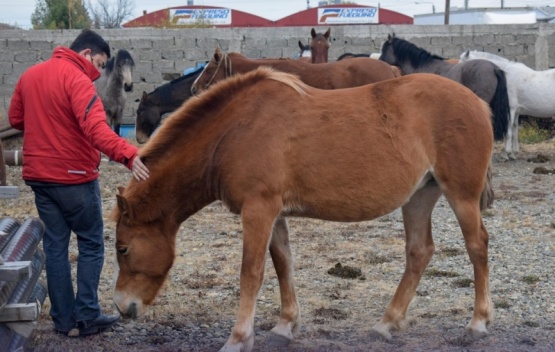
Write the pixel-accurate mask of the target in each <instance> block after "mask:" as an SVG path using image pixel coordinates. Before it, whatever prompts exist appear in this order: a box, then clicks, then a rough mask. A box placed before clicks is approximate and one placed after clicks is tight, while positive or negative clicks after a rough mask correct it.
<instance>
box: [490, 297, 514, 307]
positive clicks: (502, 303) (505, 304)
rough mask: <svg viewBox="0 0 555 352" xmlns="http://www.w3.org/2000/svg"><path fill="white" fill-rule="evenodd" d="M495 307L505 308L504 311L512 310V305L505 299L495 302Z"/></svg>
mask: <svg viewBox="0 0 555 352" xmlns="http://www.w3.org/2000/svg"><path fill="white" fill-rule="evenodd" d="M493 305H494V306H495V308H504V309H509V308H511V304H510V303H509V302H507V301H506V300H504V299H502V300H499V301H495V302H493Z"/></svg>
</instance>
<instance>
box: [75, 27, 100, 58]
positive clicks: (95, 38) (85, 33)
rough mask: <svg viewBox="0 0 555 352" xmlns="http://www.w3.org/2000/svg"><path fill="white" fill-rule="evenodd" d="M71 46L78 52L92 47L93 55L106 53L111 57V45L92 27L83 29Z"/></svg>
mask: <svg viewBox="0 0 555 352" xmlns="http://www.w3.org/2000/svg"><path fill="white" fill-rule="evenodd" d="M69 48H70V49H71V50H73V51H75V52H76V53H78V52H80V51H82V50H85V49H91V55H96V54H106V56H108V58H110V46H109V45H108V43H106V41H105V40H104V39H103V38H102V37H101V36H100V34H98V33H96V32H94V31H92V30H90V29H83V30H82V31H81V33H80V34H79V35H78V36H77V38H75V40H74V41H73V43H71V46H70V47H69Z"/></svg>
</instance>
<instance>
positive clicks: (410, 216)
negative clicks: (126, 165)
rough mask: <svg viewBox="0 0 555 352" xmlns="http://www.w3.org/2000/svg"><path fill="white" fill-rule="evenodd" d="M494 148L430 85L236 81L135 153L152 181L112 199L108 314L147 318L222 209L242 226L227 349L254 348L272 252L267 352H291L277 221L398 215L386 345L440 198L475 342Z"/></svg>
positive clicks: (382, 326) (291, 300) (292, 313)
mask: <svg viewBox="0 0 555 352" xmlns="http://www.w3.org/2000/svg"><path fill="white" fill-rule="evenodd" d="M311 66H316V65H311ZM492 148H493V137H492V128H491V122H490V111H489V108H488V106H487V104H486V103H485V102H483V101H482V100H481V99H479V98H478V97H477V96H476V95H475V94H473V93H472V92H471V91H470V90H469V89H467V88H466V87H464V86H462V85H460V84H458V83H456V82H454V81H452V80H449V79H446V78H443V77H441V76H438V75H429V74H420V75H409V76H404V77H400V78H397V79H391V80H387V81H384V82H380V83H375V84H371V85H366V86H363V87H357V88H350V89H340V90H335V91H330V90H320V89H316V88H312V87H309V86H307V85H306V84H304V83H302V82H301V81H300V80H298V79H297V78H296V77H295V76H293V75H290V74H286V73H282V72H276V71H274V70H272V69H270V68H260V69H258V70H256V71H253V72H250V73H248V74H245V75H236V76H234V77H233V78H230V79H228V80H226V81H222V82H221V83H220V84H218V85H216V86H214V87H213V88H212V89H210V90H208V91H206V92H205V93H203V94H201V95H200V96H199V97H195V98H191V99H189V100H188V101H187V102H186V103H185V104H183V106H182V107H181V108H179V109H178V110H177V111H176V112H174V114H173V115H172V116H170V117H169V118H168V119H167V120H166V122H165V123H164V124H163V125H162V126H161V127H160V129H159V131H158V132H157V133H156V134H155V135H154V136H153V137H152V138H151V139H150V140H149V142H148V143H147V144H146V146H145V147H144V148H143V149H142V150H141V151H140V156H141V159H142V160H143V161H144V163H145V164H146V165H147V166H148V168H149V169H150V178H149V179H148V180H146V181H140V182H138V181H135V180H134V179H132V180H131V181H130V182H129V184H128V185H127V188H125V189H123V188H120V194H119V195H117V208H115V209H114V212H113V213H112V219H113V220H115V221H117V228H116V250H117V261H118V264H119V274H118V278H117V282H116V288H115V293H114V301H115V304H116V306H117V308H118V309H119V311H120V312H121V314H122V315H123V316H124V317H137V316H139V315H141V314H142V313H144V311H145V309H146V307H147V305H149V304H151V303H152V302H153V300H154V299H155V297H156V295H157V293H158V291H159V290H160V288H161V287H162V285H163V283H164V281H165V280H166V278H167V275H168V272H169V270H170V268H171V267H172V265H173V262H174V258H175V252H176V249H175V240H176V235H177V232H178V230H179V227H180V225H181V223H183V222H184V221H185V220H187V218H189V217H190V216H191V215H193V214H195V213H196V212H198V211H199V210H201V209H202V208H204V207H205V206H207V205H209V204H211V203H212V202H214V201H217V200H221V201H222V202H223V203H224V204H225V205H226V206H227V207H228V208H229V209H230V211H232V212H233V213H235V214H239V215H240V217H241V222H242V225H243V259H242V265H241V280H240V292H241V294H240V299H239V310H238V314H237V320H236V323H235V326H234V328H233V331H232V333H231V336H230V337H229V339H228V341H227V343H226V344H225V346H224V348H223V350H225V351H250V350H251V349H252V347H253V343H254V329H253V326H254V314H255V303H256V297H257V294H258V292H259V290H260V287H261V285H262V282H263V276H264V267H265V262H266V256H267V253H268V250H269V252H270V255H271V258H272V261H273V264H274V267H275V270H276V273H277V277H278V282H279V286H280V294H281V315H280V318H279V322H278V323H277V325H276V326H275V327H274V328H273V329H272V332H273V335H272V337H270V342H271V343H280V342H281V343H287V342H288V341H290V340H291V339H293V335H294V333H295V331H297V330H298V329H299V326H300V316H299V311H300V309H299V302H298V301H297V298H296V293H295V285H294V282H293V261H292V257H291V250H290V248H289V233H288V227H287V222H286V217H288V216H296V217H310V218H318V219H324V220H330V221H343V222H350V221H363V220H370V219H374V218H377V217H379V216H382V215H384V214H387V213H389V212H391V211H393V210H395V209H397V208H399V207H401V208H402V212H403V223H404V225H405V235H406V267H405V272H404V274H403V277H402V279H401V282H400V283H399V286H398V288H397V291H396V293H395V295H394V296H393V299H392V300H391V302H390V303H389V305H388V306H387V308H386V311H385V313H384V315H383V317H382V319H381V321H380V322H378V323H377V324H376V325H375V326H374V327H373V328H372V330H371V332H372V334H375V335H376V336H380V337H383V338H386V339H391V337H392V336H391V331H392V330H394V329H397V328H399V327H401V326H404V325H406V319H407V317H406V312H407V308H408V306H409V303H410V302H411V300H412V298H413V296H414V293H415V289H416V287H417V285H418V282H419V281H420V278H421V277H422V274H423V273H424V270H425V268H426V266H427V264H428V262H429V261H430V258H431V257H432V254H433V253H434V242H433V239H432V210H433V208H434V206H435V204H436V202H437V200H438V199H439V197H440V196H441V195H442V194H443V195H444V196H445V198H446V199H447V201H448V203H449V205H450V206H451V208H452V209H453V211H454V213H455V215H456V217H457V219H458V222H459V225H460V227H461V230H462V234H463V237H464V240H465V244H466V249H467V251H468V254H469V256H470V261H471V262H472V265H473V267H474V287H475V304H474V313H473V317H472V319H471V320H470V322H469V324H468V325H467V332H468V334H469V335H470V336H472V337H475V338H479V337H483V336H485V335H486V334H487V329H486V326H487V324H488V323H490V321H491V320H492V318H493V309H494V307H493V305H492V302H491V299H490V293H489V269H488V233H487V231H486V229H485V227H484V224H483V223H482V218H481V214H480V210H481V209H483V208H484V207H485V206H486V205H487V204H491V201H492V200H493V199H492V198H491V197H492V193H491V180H490V178H489V177H488V175H491V173H490V172H489V169H490V167H489V165H490V159H491V153H492ZM300 250H301V249H298V251H300ZM368 294H369V297H371V295H373V294H374V293H373V292H369V293H368ZM262 350H264V349H262Z"/></svg>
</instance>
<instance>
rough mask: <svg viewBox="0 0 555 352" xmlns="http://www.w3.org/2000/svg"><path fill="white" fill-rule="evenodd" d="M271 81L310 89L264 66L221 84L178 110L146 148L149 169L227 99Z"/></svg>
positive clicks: (142, 156)
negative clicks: (152, 161)
mask: <svg viewBox="0 0 555 352" xmlns="http://www.w3.org/2000/svg"><path fill="white" fill-rule="evenodd" d="M268 79H270V80H275V81H279V82H282V83H284V84H286V85H288V86H289V87H291V88H293V89H295V90H296V91H297V92H298V93H299V94H301V95H304V94H306V93H305V90H306V88H308V86H307V85H306V84H304V83H303V82H302V81H301V80H300V79H299V78H298V77H297V76H295V75H291V74H288V73H284V72H278V71H275V70H274V69H272V68H269V67H260V68H258V69H257V70H253V71H251V72H248V73H246V74H242V75H236V76H233V77H231V78H229V79H226V80H223V81H220V82H218V83H217V84H215V85H214V86H212V87H211V88H210V89H209V90H207V91H205V92H204V93H202V94H201V95H199V96H198V97H194V98H191V99H189V100H187V101H186V102H185V103H184V104H183V105H182V106H181V107H180V108H179V109H178V110H177V111H175V112H174V113H173V114H172V117H171V118H169V119H167V120H166V123H164V125H163V126H162V127H161V128H160V130H159V131H158V133H157V134H156V135H155V136H154V137H153V138H152V139H151V140H150V141H149V143H148V144H147V145H146V146H145V147H144V148H143V149H142V151H141V158H142V159H143V158H144V159H145V160H147V166H148V160H156V159H159V158H161V157H162V155H163V154H164V153H166V152H167V150H168V149H169V148H170V147H171V145H173V144H175V141H176V140H179V139H182V138H183V134H184V133H185V131H187V130H188V129H189V128H191V126H194V125H195V124H196V123H198V122H199V121H202V120H206V119H208V118H210V116H214V115H217V114H210V112H215V111H219V110H220V109H221V106H222V105H224V104H227V103H228V102H229V99H227V97H233V96H236V95H237V94H238V93H239V92H240V91H241V90H243V89H246V88H248V87H251V86H252V85H254V84H256V83H258V82H260V81H263V80H268Z"/></svg>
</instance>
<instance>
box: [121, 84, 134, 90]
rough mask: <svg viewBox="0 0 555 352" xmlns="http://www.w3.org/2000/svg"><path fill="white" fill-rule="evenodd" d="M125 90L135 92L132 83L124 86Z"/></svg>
mask: <svg viewBox="0 0 555 352" xmlns="http://www.w3.org/2000/svg"><path fill="white" fill-rule="evenodd" d="M123 90H125V91H126V92H131V91H133V83H131V84H127V83H126V84H124V85H123Z"/></svg>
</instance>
